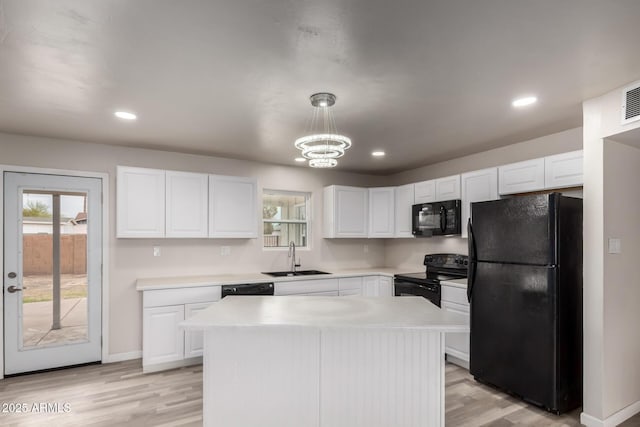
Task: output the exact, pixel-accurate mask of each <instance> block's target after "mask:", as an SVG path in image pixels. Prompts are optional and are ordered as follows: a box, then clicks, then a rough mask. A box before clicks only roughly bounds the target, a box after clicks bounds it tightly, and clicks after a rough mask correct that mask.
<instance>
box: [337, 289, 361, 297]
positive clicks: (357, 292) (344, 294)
mask: <svg viewBox="0 0 640 427" xmlns="http://www.w3.org/2000/svg"><path fill="white" fill-rule="evenodd" d="M339 295H340V296H341V297H348V296H353V295H362V289H345V290H344V291H339Z"/></svg>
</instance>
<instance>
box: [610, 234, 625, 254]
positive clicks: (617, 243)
mask: <svg viewBox="0 0 640 427" xmlns="http://www.w3.org/2000/svg"><path fill="white" fill-rule="evenodd" d="M609 253H610V254H621V253H622V240H620V239H614V238H610V239H609Z"/></svg>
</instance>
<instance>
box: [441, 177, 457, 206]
mask: <svg viewBox="0 0 640 427" xmlns="http://www.w3.org/2000/svg"><path fill="white" fill-rule="evenodd" d="M459 198H460V175H453V176H448V177H446V178H438V179H436V199H435V201H436V202H441V201H444V200H456V199H459Z"/></svg>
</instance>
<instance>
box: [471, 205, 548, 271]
mask: <svg viewBox="0 0 640 427" xmlns="http://www.w3.org/2000/svg"><path fill="white" fill-rule="evenodd" d="M558 197H559V194H545V195H534V196H519V197H512V198H509V199H502V200H494V201H489V202H480V203H473V204H472V205H471V221H472V224H473V232H474V242H475V258H476V259H477V260H478V261H488V262H499V263H514V264H531V265H554V264H556V239H555V236H556V226H555V224H556V219H555V210H556V209H555V207H556V205H557V200H558ZM470 261H472V260H470Z"/></svg>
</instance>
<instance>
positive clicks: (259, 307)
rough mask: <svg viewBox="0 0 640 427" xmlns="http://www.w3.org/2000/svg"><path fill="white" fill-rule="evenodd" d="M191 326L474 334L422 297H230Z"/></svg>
mask: <svg viewBox="0 0 640 427" xmlns="http://www.w3.org/2000/svg"><path fill="white" fill-rule="evenodd" d="M181 325H182V326H183V327H185V328H187V329H208V328H215V327H228V326H234V327H259V326H306V327H340V328H349V327H357V328H374V329H395V328H408V329H423V330H431V331H438V332H468V331H469V325H468V324H467V322H466V321H465V319H464V317H463V316H461V315H457V314H455V313H450V312H447V311H445V310H440V309H439V308H438V307H436V306H435V305H433V304H432V303H431V302H429V301H427V300H426V299H424V298H422V297H402V298H396V297H363V296H350V297H344V298H336V297H333V296H329V297H323V296H303V295H292V296H278V297H273V296H258V295H255V296H229V297H226V298H224V299H223V300H221V301H220V302H218V303H216V304H212V305H211V306H210V307H208V308H207V309H205V310H202V311H201V312H200V313H198V314H196V315H195V316H193V317H191V318H190V319H188V320H186V321H184V322H182V323H181Z"/></svg>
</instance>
